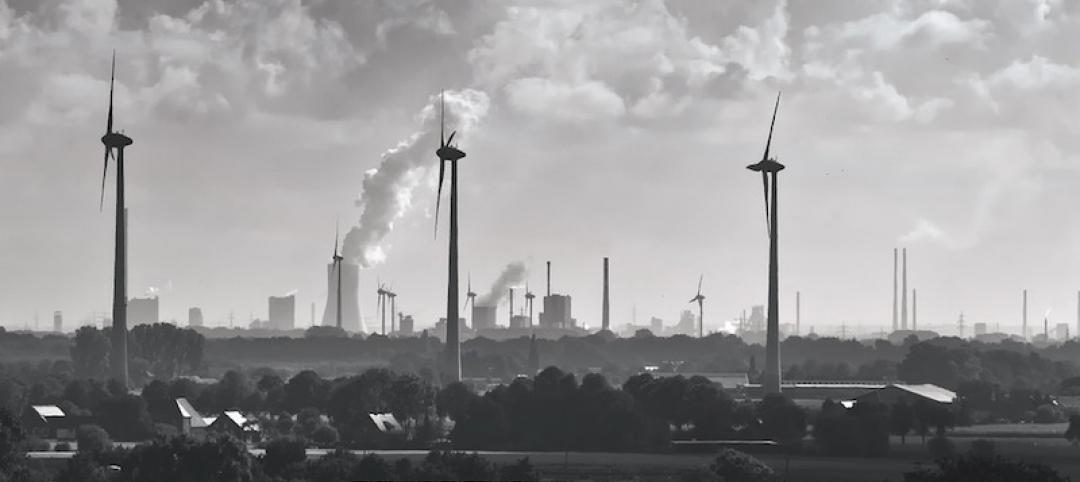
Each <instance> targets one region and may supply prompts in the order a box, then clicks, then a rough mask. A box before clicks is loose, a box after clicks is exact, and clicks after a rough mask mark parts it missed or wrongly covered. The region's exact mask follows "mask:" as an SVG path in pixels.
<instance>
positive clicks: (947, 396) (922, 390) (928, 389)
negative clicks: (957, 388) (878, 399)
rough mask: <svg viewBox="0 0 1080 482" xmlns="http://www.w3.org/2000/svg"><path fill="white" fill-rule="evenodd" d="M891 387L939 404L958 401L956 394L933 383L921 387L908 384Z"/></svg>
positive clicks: (896, 384) (897, 384) (895, 384)
mask: <svg viewBox="0 0 1080 482" xmlns="http://www.w3.org/2000/svg"><path fill="white" fill-rule="evenodd" d="M890 386H893V387H896V388H899V389H901V390H903V391H905V392H908V393H912V394H914V395H918V396H920V397H923V398H927V399H930V400H933V401H935V402H938V403H952V402H953V401H955V400H956V392H954V391H952V390H947V389H944V388H941V387H939V386H937V385H934V384H932V383H923V384H921V385H909V384H906V383H893V384H891V385H890Z"/></svg>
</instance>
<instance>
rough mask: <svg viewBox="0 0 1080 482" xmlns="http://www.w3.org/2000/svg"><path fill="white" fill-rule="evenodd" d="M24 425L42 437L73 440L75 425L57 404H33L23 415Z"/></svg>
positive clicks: (37, 436) (35, 435)
mask: <svg viewBox="0 0 1080 482" xmlns="http://www.w3.org/2000/svg"><path fill="white" fill-rule="evenodd" d="M22 426H23V428H25V429H26V430H27V431H28V432H29V433H30V435H32V436H33V437H36V438H40V439H59V440H73V439H74V438H75V425H74V422H73V420H72V419H71V418H70V417H68V416H67V415H66V414H64V411H63V410H61V409H60V407H57V406H56V405H31V406H29V407H27V408H26V411H25V412H23V416H22Z"/></svg>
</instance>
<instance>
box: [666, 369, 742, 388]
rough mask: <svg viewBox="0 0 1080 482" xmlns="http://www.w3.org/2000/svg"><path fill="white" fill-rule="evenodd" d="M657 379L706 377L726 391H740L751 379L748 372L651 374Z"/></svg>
mask: <svg viewBox="0 0 1080 482" xmlns="http://www.w3.org/2000/svg"><path fill="white" fill-rule="evenodd" d="M650 374H651V375H652V376H654V377H656V378H664V377H674V376H679V375H681V376H683V377H685V378H687V379H690V378H694V377H704V378H706V379H708V380H709V381H710V382H713V383H718V384H720V388H723V389H724V390H729V391H730V390H738V389H742V388H743V387H745V386H746V385H749V384H750V377H749V376H748V375H747V374H746V372H658V371H654V372H651V373H650Z"/></svg>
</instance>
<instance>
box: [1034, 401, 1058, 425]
mask: <svg viewBox="0 0 1080 482" xmlns="http://www.w3.org/2000/svg"><path fill="white" fill-rule="evenodd" d="M1033 419H1034V420H1035V423H1061V422H1064V421H1065V413H1064V412H1062V411H1061V409H1060V408H1058V407H1055V406H1053V405H1050V404H1043V405H1039V408H1036V409H1035V416H1034V417H1033Z"/></svg>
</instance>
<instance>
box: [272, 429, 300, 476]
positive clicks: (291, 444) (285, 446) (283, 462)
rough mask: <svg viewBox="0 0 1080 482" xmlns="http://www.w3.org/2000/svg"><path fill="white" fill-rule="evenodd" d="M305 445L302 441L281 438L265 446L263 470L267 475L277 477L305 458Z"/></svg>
mask: <svg viewBox="0 0 1080 482" xmlns="http://www.w3.org/2000/svg"><path fill="white" fill-rule="evenodd" d="M306 447H307V444H306V443H305V442H304V440H303V439H299V438H295V437H282V438H276V439H274V440H271V441H270V442H269V443H267V444H266V456H264V457H263V459H262V462H263V470H265V471H266V473H267V474H269V475H278V474H281V473H283V472H285V470H286V469H287V468H288V467H289V466H290V465H293V464H298V463H300V462H303V461H304V460H305V459H306V458H307V451H306Z"/></svg>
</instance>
